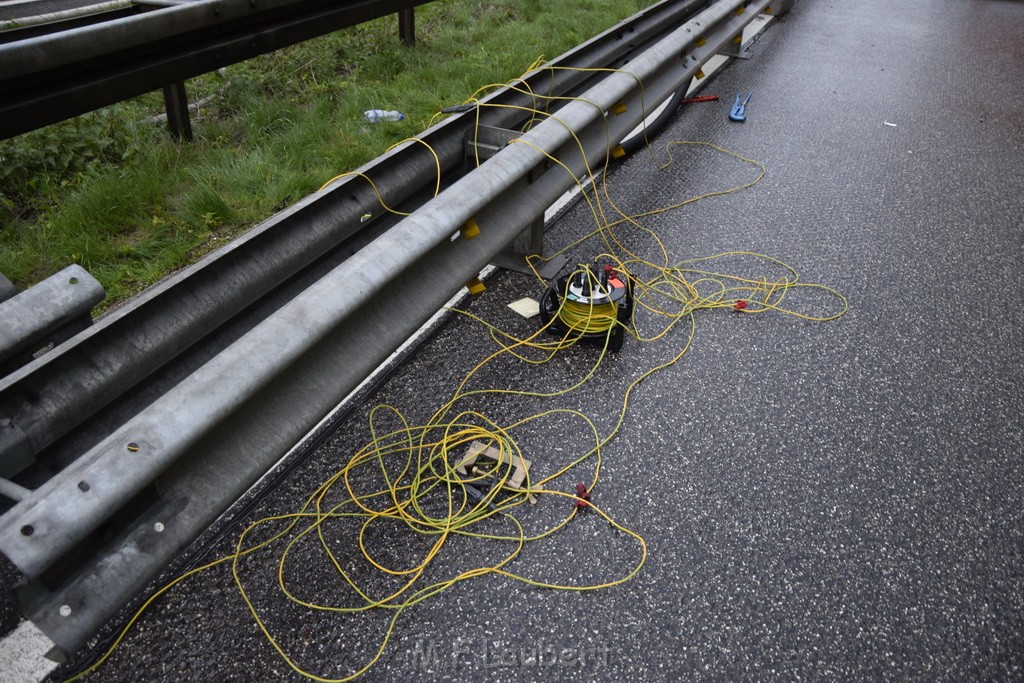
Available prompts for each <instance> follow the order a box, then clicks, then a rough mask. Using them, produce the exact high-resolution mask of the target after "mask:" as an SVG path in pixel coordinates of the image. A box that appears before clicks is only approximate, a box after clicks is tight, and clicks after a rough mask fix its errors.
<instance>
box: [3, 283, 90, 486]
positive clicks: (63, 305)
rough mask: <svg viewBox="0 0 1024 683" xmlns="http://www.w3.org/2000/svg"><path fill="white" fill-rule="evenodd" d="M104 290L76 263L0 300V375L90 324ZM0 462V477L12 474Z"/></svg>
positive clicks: (23, 363)
mask: <svg viewBox="0 0 1024 683" xmlns="http://www.w3.org/2000/svg"><path fill="white" fill-rule="evenodd" d="M106 295H107V294H106V292H105V291H104V289H103V285H101V284H100V283H99V282H98V281H97V280H96V278H94V277H93V276H92V275H90V274H89V272H88V271H86V270H85V268H82V266H79V265H71V266H68V267H67V268H65V269H63V270H61V271H60V272H58V273H54V274H53V275H51V276H50V277H48V278H46V279H45V280H43V281H42V282H40V283H39V284H37V285H34V286H32V287H29V288H28V289H26V290H25V291H24V292H22V293H21V294H18V295H17V296H13V297H11V298H9V299H7V300H6V301H0V321H3V325H0V377H2V376H4V375H6V374H8V372H10V371H11V370H13V369H14V368H15V367H20V366H22V365H25V364H26V363H27V362H28V360H26V359H25V357H26V356H28V357H29V359H31V354H32V352H34V351H37V350H39V348H40V347H42V346H43V345H44V344H46V343H47V342H49V343H52V344H58V343H60V342H62V341H64V340H65V339H69V338H70V337H72V336H74V335H75V334H77V333H78V332H81V331H82V330H83V329H85V328H86V327H88V326H89V325H91V324H92V315H91V314H90V312H91V311H92V308H93V306H95V305H96V304H98V303H99V302H101V301H103V299H104V297H105V296H106ZM6 470H7V468H6V467H5V466H4V463H0V476H7V475H9V474H12V472H11V471H6Z"/></svg>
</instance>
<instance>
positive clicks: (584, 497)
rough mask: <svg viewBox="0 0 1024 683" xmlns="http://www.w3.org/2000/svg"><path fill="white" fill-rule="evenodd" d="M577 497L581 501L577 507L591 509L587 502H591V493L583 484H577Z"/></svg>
mask: <svg viewBox="0 0 1024 683" xmlns="http://www.w3.org/2000/svg"><path fill="white" fill-rule="evenodd" d="M576 497H577V498H579V499H580V500H577V501H576V507H578V508H586V507H590V503H589V502H587V501H589V500H590V492H589V491H587V487H586V486H585V485H584V484H583V483H582V482H580V483H579V484H576Z"/></svg>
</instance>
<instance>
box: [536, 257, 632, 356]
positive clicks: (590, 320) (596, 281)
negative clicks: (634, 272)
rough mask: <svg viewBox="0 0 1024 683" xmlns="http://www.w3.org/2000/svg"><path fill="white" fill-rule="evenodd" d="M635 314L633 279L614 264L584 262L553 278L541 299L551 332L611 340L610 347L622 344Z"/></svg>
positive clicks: (614, 348)
mask: <svg viewBox="0 0 1024 683" xmlns="http://www.w3.org/2000/svg"><path fill="white" fill-rule="evenodd" d="M632 315H633V286H632V283H631V282H630V281H629V278H628V277H627V276H626V274H625V273H620V272H618V271H617V270H616V269H615V268H614V266H612V265H611V264H604V265H600V264H599V265H598V266H597V267H595V266H593V265H590V266H581V267H580V268H579V269H577V270H575V271H574V272H572V273H570V274H569V275H566V276H564V277H562V278H559V279H558V280H555V281H553V282H552V283H551V286H550V287H548V289H547V291H545V292H544V296H542V297H541V300H540V317H541V321H542V323H543V324H544V325H546V326H548V327H547V329H548V331H549V332H552V333H554V334H557V335H559V336H561V337H565V336H572V335H573V334H578V338H579V339H580V340H581V341H588V342H591V343H595V344H599V345H601V346H604V344H605V340H607V344H608V350H609V351H618V350H619V349H621V348H622V343H623V341H624V340H625V336H626V328H627V327H628V326H629V324H630V318H631V317H632ZM548 323H550V325H548Z"/></svg>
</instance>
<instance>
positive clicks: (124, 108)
mask: <svg viewBox="0 0 1024 683" xmlns="http://www.w3.org/2000/svg"><path fill="white" fill-rule="evenodd" d="M652 1H653V0H572V1H571V2H541V1H540V0H492V1H491V2H467V1H465V0H435V2H432V3H430V4H427V5H423V6H421V7H419V8H417V10H416V20H417V28H416V38H417V44H416V46H415V47H407V46H404V45H402V44H401V42H400V41H399V40H398V24H397V19H396V18H395V17H394V16H390V17H385V18H382V19H378V20H376V21H372V22H368V23H366V24H361V25H358V26H355V27H352V28H349V29H345V30H342V31H338V32H336V33H333V34H330V35H327V36H324V37H321V38H318V39H315V40H311V41H308V42H306V43H302V44H300V45H296V46H293V47H291V48H287V49H284V50H279V51H277V52H275V53H272V54H269V55H265V56H263V57H259V58H256V59H252V60H249V61H247V62H243V63H241V64H237V65H234V66H232V67H229V68H227V69H225V70H222V71H221V72H220V73H212V74H206V75H204V76H202V77H199V78H196V79H192V80H191V81H189V83H188V84H187V87H188V93H189V97H190V99H192V100H199V99H201V98H204V97H208V96H210V95H214V97H213V99H212V102H211V103H210V104H209V106H207V107H206V108H204V109H203V110H201V112H200V114H199V116H195V117H194V120H193V128H194V132H195V136H196V141H195V142H194V143H191V144H189V143H174V142H172V141H171V140H170V139H169V138H168V135H167V133H166V131H165V128H164V125H163V124H162V123H159V122H153V121H152V118H153V116H154V114H155V113H157V112H160V111H162V108H163V101H162V98H161V96H160V95H159V94H158V93H152V94H148V95H145V96H142V97H139V98H136V99H134V100H130V101H127V102H123V103H121V104H118V105H115V106H112V107H108V108H107V109H105V110H101V111H99V112H94V113H92V114H87V115H84V116H80V117H78V118H76V119H73V120H70V121H65V122H63V123H60V124H56V125H53V126H48V127H46V128H43V129H40V130H38V131H34V132H32V133H29V134H26V135H23V136H20V137H17V138H14V139H11V140H4V141H0V273H4V274H5V275H7V276H8V277H9V278H10V279H11V280H12V281H13V282H14V283H15V284H16V285H17V286H18V287H19V288H25V287H28V286H30V285H32V284H34V283H35V282H38V281H39V280H41V279H43V278H45V277H47V276H48V275H50V274H52V273H54V272H56V271H57V270H59V269H61V268H63V267H65V266H67V265H69V264H71V263H78V264H81V265H82V266H84V267H85V268H86V269H87V270H89V271H90V272H91V273H93V275H95V276H96V277H97V279H99V280H100V282H101V283H103V285H104V287H106V289H107V294H108V298H107V300H106V302H105V303H104V304H103V306H104V307H107V306H110V305H112V304H115V303H117V302H119V301H122V300H124V299H125V298H128V297H130V296H131V295H133V294H135V293H137V292H139V291H141V290H143V289H145V288H146V287H148V286H149V285H151V284H152V283H154V282H156V281H157V280H159V279H160V278H162V277H163V276H165V275H166V274H167V273H169V272H172V271H174V270H176V269H178V268H180V267H182V266H185V265H187V264H189V263H192V262H194V261H196V260H197V259H198V258H200V257H201V256H202V255H203V254H205V253H208V252H209V251H210V250H211V249H213V248H215V247H216V246H218V245H219V244H221V243H222V242H223V240H225V239H229V238H231V237H233V236H235V235H237V234H240V233H241V232H243V231H244V230H246V229H247V228H249V227H251V226H252V225H254V224H256V223H258V222H259V221H261V220H263V219H265V218H266V217H267V216H269V215H271V214H272V213H274V212H275V211H278V210H280V209H282V208H284V207H285V206H287V205H288V204H290V203H291V202H294V201H297V200H298V199H299V198H301V197H303V196H305V195H307V194H309V193H311V192H313V191H315V190H316V189H317V188H318V187H320V185H321V184H322V183H323V182H324V181H325V180H327V179H328V178H331V177H333V176H334V175H336V174H338V173H340V172H342V171H345V170H350V169H353V168H355V167H357V166H359V165H360V164H362V163H365V162H366V161H368V160H370V159H372V158H374V157H375V156H377V155H379V154H381V153H382V152H383V151H384V150H385V149H386V148H387V147H388V146H389V145H391V144H392V143H394V142H396V141H398V140H400V139H402V138H405V137H408V136H411V135H415V134H416V133H418V132H419V131H421V130H423V129H424V128H425V127H426V125H427V123H428V121H429V120H430V117H431V116H432V115H433V114H434V113H435V112H437V111H438V110H439V109H441V108H442V107H444V106H447V105H449V104H453V103H457V102H461V101H463V100H464V99H465V98H466V97H468V96H469V95H470V94H471V93H472V92H473V91H475V90H476V89H477V88H478V87H480V86H483V85H487V84H489V83H496V82H504V81H507V80H509V79H511V78H513V77H515V76H517V75H519V74H520V73H521V72H522V71H523V70H524V69H525V68H526V67H527V66H528V65H529V64H530V63H532V62H533V61H534V60H535V59H536V58H537V57H538V56H540V55H542V54H543V55H547V56H549V57H553V56H555V55H558V54H560V53H562V52H564V51H565V50H567V49H569V48H570V47H572V46H574V45H576V44H578V43H580V42H582V41H583V40H586V39H587V38H589V37H591V36H593V35H595V34H597V33H599V32H601V31H603V30H604V29H606V28H608V27H609V26H611V25H612V24H614V23H615V22H616V21H618V20H620V19H622V18H625V17H627V16H629V15H631V14H633V13H635V12H637V11H639V10H640V9H643V8H644V7H646V6H649V5H650V4H651V3H652ZM375 108H381V109H398V110H400V111H403V112H404V113H405V114H406V119H405V120H404V121H400V122H395V123H387V124H378V125H369V124H367V123H366V122H364V121H363V119H362V112H363V111H364V110H366V109H375Z"/></svg>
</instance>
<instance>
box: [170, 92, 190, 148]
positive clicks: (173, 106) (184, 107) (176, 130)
mask: <svg viewBox="0 0 1024 683" xmlns="http://www.w3.org/2000/svg"><path fill="white" fill-rule="evenodd" d="M164 105H165V106H166V107H167V127H168V128H170V130H171V137H172V138H174V139H175V140H185V141H186V142H192V121H191V120H189V116H188V95H187V94H185V82H184V81H179V82H177V83H172V84H171V85H165V86H164Z"/></svg>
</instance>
